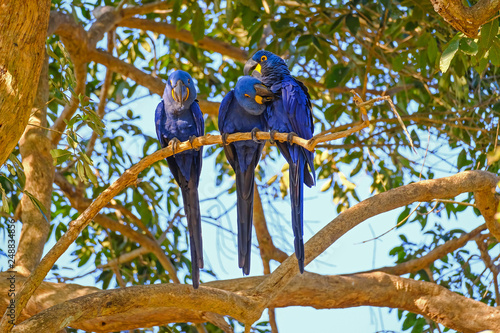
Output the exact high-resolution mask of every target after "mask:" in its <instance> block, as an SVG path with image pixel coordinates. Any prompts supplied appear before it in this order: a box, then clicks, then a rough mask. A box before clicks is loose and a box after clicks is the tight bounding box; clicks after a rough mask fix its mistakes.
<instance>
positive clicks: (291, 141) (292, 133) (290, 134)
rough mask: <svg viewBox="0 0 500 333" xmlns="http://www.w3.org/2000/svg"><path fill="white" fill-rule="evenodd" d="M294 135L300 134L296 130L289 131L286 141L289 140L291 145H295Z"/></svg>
mask: <svg viewBox="0 0 500 333" xmlns="http://www.w3.org/2000/svg"><path fill="white" fill-rule="evenodd" d="M294 136H298V135H297V133H295V132H290V133H288V135H287V136H286V141H288V143H289V144H290V145H293V137H294Z"/></svg>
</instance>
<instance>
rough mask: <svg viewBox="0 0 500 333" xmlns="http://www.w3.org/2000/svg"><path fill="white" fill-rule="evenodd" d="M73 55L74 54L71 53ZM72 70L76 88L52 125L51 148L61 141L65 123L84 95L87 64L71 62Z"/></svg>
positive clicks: (50, 134) (76, 61) (78, 61)
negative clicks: (73, 70) (73, 69)
mask: <svg viewBox="0 0 500 333" xmlns="http://www.w3.org/2000/svg"><path fill="white" fill-rule="evenodd" d="M70 54H72V53H70ZM73 54H74V53H73ZM73 64H74V68H75V79H76V87H75V89H74V92H72V94H71V99H70V102H69V104H67V105H66V106H65V107H64V109H63V111H62V112H61V115H60V116H59V117H58V118H57V119H56V121H55V122H54V124H53V125H52V128H51V129H52V131H50V133H49V138H50V141H51V142H52V145H53V146H57V144H58V143H59V141H60V140H61V137H62V133H63V132H64V130H65V128H66V121H68V120H70V119H71V117H73V115H74V114H75V112H76V110H77V109H78V107H79V106H80V98H79V97H80V96H83V95H85V86H86V80H87V63H86V62H81V61H80V60H78V58H75V59H74V60H73Z"/></svg>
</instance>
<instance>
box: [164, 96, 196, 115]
mask: <svg viewBox="0 0 500 333" xmlns="http://www.w3.org/2000/svg"><path fill="white" fill-rule="evenodd" d="M163 103H165V112H167V113H170V114H173V115H175V116H177V117H179V116H181V115H182V114H184V113H185V112H186V111H189V110H190V109H191V104H192V103H193V102H191V101H189V100H188V101H186V102H185V103H183V104H181V103H179V102H176V101H174V100H173V99H171V98H168V97H167V98H165V96H163Z"/></svg>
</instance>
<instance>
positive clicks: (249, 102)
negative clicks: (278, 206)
mask: <svg viewBox="0 0 500 333" xmlns="http://www.w3.org/2000/svg"><path fill="white" fill-rule="evenodd" d="M273 98H274V94H273V93H272V92H271V91H270V90H269V89H268V88H267V87H266V86H264V85H263V84H262V82H260V81H259V80H258V79H256V78H253V77H251V76H245V77H242V78H240V79H239V81H238V82H237V83H236V86H235V87H234V90H231V91H230V92H229V93H228V94H227V95H226V96H225V97H224V99H223V100H222V102H221V105H220V108H219V131H220V132H221V133H222V135H223V139H224V141H225V136H226V135H227V134H231V133H237V132H250V131H251V132H252V133H255V131H257V130H259V131H267V130H268V128H267V124H266V120H265V115H264V111H265V110H266V107H267V106H266V103H267V104H268V102H270V101H272V100H273ZM263 148H264V142H260V141H258V140H256V139H255V138H254V140H248V141H237V142H233V143H230V144H228V145H226V144H224V152H225V153H226V157H227V160H228V161H229V163H230V164H231V166H232V167H233V169H234V172H235V174H236V193H237V211H238V265H239V267H240V268H242V269H243V274H246V275H248V274H249V272H250V254H251V246H252V221H253V218H252V213H253V192H254V179H255V168H256V167H257V164H258V163H259V160H260V156H261V153H262V149H263Z"/></svg>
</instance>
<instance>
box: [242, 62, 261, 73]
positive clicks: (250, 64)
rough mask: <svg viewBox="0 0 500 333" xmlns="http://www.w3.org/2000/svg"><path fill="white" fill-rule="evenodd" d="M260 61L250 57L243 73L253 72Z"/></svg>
mask: <svg viewBox="0 0 500 333" xmlns="http://www.w3.org/2000/svg"><path fill="white" fill-rule="evenodd" d="M258 64H259V63H258V62H257V61H255V60H253V59H248V61H247V62H246V64H245V67H244V68H243V74H245V75H248V74H249V73H250V72H252V71H253V70H254V69H255V68H256V67H257V65H258Z"/></svg>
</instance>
